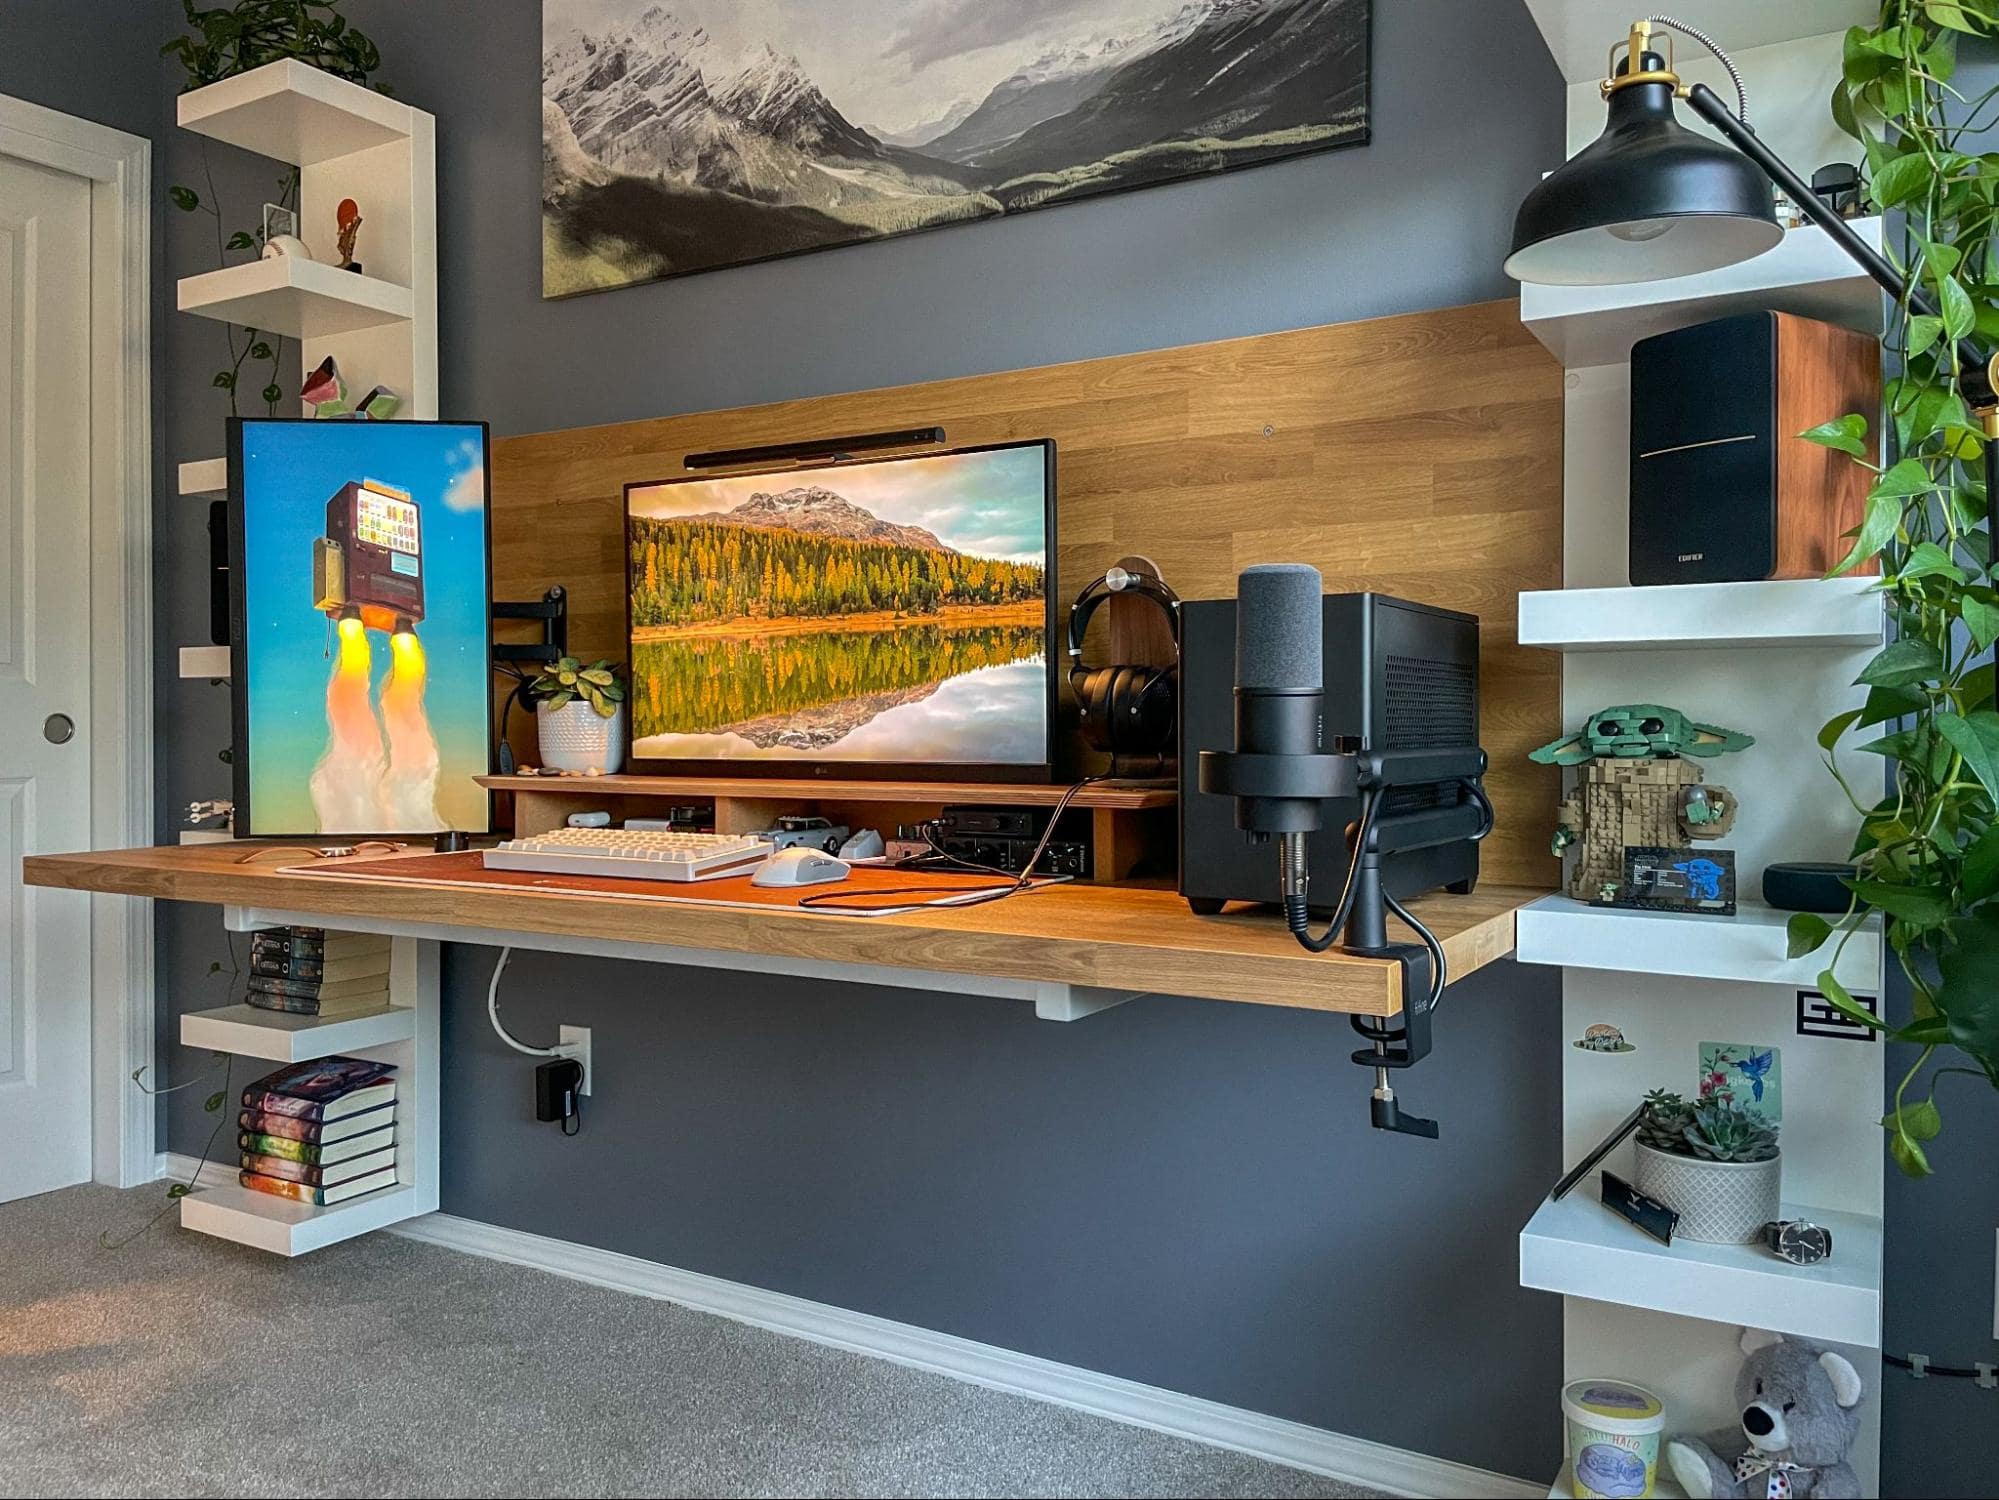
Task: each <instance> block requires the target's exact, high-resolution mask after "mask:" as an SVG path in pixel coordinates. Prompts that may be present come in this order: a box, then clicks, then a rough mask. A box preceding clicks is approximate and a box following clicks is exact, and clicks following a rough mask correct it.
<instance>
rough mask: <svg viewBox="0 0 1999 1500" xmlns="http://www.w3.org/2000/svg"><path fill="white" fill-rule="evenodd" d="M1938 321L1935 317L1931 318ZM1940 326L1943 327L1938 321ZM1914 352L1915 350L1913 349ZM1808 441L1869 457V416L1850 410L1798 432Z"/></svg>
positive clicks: (1934, 321) (1842, 451)
mask: <svg viewBox="0 0 1999 1500" xmlns="http://www.w3.org/2000/svg"><path fill="white" fill-rule="evenodd" d="M1930 321H1931V322H1932V323H1936V322H1937V320H1936V319H1935V318H1931V319H1930ZM1937 326H1938V327H1942V326H1943V325H1942V324H1941V323H1938V325H1937ZM1911 352H1913V351H1911ZM1798 436H1799V437H1801V438H1803V439H1804V440H1805V441H1806V442H1808V443H1817V444H1818V445H1819V446H1820V447H1821V448H1837V449H1838V450H1839V451H1840V452H1841V453H1850V454H1852V455H1853V456H1854V457H1855V458H1866V457H1868V451H1867V418H1865V417H1863V416H1861V415H1860V413H1859V412H1848V413H1847V414H1846V415H1845V416H1843V417H1834V418H1833V419H1832V420H1831V421H1830V422H1821V423H1819V425H1818V426H1816V427H1812V428H1808V429H1806V430H1805V431H1804V432H1801V433H1799V434H1798Z"/></svg>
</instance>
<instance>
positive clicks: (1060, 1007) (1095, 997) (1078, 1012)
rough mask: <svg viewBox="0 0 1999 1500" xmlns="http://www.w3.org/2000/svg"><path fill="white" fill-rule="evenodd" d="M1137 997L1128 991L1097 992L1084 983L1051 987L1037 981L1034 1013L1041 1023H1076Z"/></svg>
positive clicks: (1137, 996) (1046, 983) (1049, 984)
mask: <svg viewBox="0 0 1999 1500" xmlns="http://www.w3.org/2000/svg"><path fill="white" fill-rule="evenodd" d="M1138 998H1140V997H1139V995H1138V994H1137V993H1134V992H1133V991H1130V990H1100V989H1097V988H1095V987H1094V986H1092V985H1087V984H1053V983H1049V982H1047V981H1037V982H1036V983H1035V986H1034V1014H1035V1015H1036V1016H1037V1017H1039V1018H1040V1019H1041V1020H1044V1021H1080V1020H1082V1019H1083V1017H1085V1016H1093V1015H1095V1014H1096V1013H1097V1012H1098V1011H1100V1010H1109V1009H1110V1008H1111V1007H1112V1006H1113V1005H1122V1004H1124V1003H1125V1001H1127V1000H1136V999H1138Z"/></svg>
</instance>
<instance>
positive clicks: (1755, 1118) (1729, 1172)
mask: <svg viewBox="0 0 1999 1500" xmlns="http://www.w3.org/2000/svg"><path fill="white" fill-rule="evenodd" d="M1635 1185H1636V1187H1637V1189H1638V1191H1639V1192H1641V1193H1643V1194H1645V1195H1646V1196H1647V1197H1648V1198H1657V1199H1658V1200H1659V1201H1660V1202H1661V1203H1663V1204H1665V1205H1666V1206H1667V1207H1668V1208H1670V1209H1674V1210H1676V1211H1677V1212H1678V1213H1679V1215H1680V1222H1679V1225H1678V1226H1677V1228H1676V1230H1675V1233H1677V1234H1679V1235H1681V1236H1683V1237H1685V1238H1686V1239H1690V1240H1701V1241H1704V1242H1706V1243H1708V1244H1711V1245H1746V1244H1748V1243H1750V1242H1751V1241H1752V1240H1754V1239H1755V1238H1756V1237H1757V1234H1758V1233H1759V1232H1760V1231H1761V1229H1762V1227H1763V1226H1764V1225H1765V1224H1767V1223H1769V1222H1770V1221H1771V1220H1772V1219H1780V1218H1782V1217H1783V1214H1782V1213H1781V1212H1780V1202H1779V1200H1780V1198H1781V1196H1782V1189H1783V1185H1784V1162H1783V1158H1782V1157H1781V1156H1780V1155H1779V1154H1778V1151H1777V1127H1776V1125H1774V1124H1773V1123H1771V1121H1770V1120H1768V1119H1767V1118H1765V1116H1764V1114H1763V1111H1762V1110H1760V1109H1757V1108H1756V1107H1755V1106H1753V1105H1746V1104H1738V1103H1737V1102H1736V1101H1735V1100H1734V1099H1732V1098H1730V1097H1729V1096H1728V1095H1726V1094H1709V1095H1707V1096H1706V1097H1704V1098H1701V1099H1697V1100H1695V1101H1693V1102H1692V1103H1689V1102H1688V1101H1687V1100H1685V1099H1682V1098H1681V1097H1680V1096H1679V1095H1678V1094H1672V1093H1667V1092H1666V1091H1665V1090H1663V1089H1654V1090H1653V1091H1652V1092H1651V1093H1649V1094H1647V1095H1646V1096H1645V1113H1644V1115H1643V1116H1641V1117H1640V1119H1639V1122H1638V1169H1637V1174H1636V1183H1635Z"/></svg>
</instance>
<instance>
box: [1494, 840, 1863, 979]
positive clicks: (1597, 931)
mask: <svg viewBox="0 0 1999 1500" xmlns="http://www.w3.org/2000/svg"><path fill="white" fill-rule="evenodd" d="M1736 874H1737V878H1738V879H1743V878H1754V872H1751V871H1741V870H1738V871H1737V872H1736ZM1790 916H1791V914H1790V913H1789V912H1784V911H1777V910H1775V909H1774V908H1772V907H1768V906H1764V905H1762V904H1761V903H1760V902H1749V901H1742V902H1739V903H1738V905H1737V907H1736V914H1735V915H1734V916H1732V917H1714V916H1701V915H1698V914H1696V913H1692V912H1667V911H1627V910H1624V909H1623V908H1620V907H1614V906H1590V905H1588V904H1586V903H1585V902H1581V901H1576V900H1573V899H1571V898H1570V897H1568V896H1544V897H1542V898H1541V899H1540V900H1539V901H1535V902H1532V903H1530V904H1529V905H1527V906H1523V907H1521V908H1520V910H1519V912H1518V913H1517V914H1516V915H1515V918H1514V923H1515V932H1516V939H1515V954H1514V956H1515V957H1516V958H1518V959H1519V961H1520V962H1521V963H1527V964H1559V965H1561V966H1562V967H1564V968H1570V969H1610V970H1613V971H1615V972H1617V973H1621V974H1674V975H1678V976H1680V977H1682V978H1686V979H1735V980H1742V981H1746V982H1748V983H1751V984H1781V985H1788V986H1790V987H1792V988H1794V989H1804V990H1815V989H1817V988H1818V976H1819V975H1820V973H1822V972H1823V971H1824V969H1825V966H1826V960H1827V959H1828V958H1829V957H1830V956H1831V952H1832V949H1831V946H1830V945H1828V946H1826V947H1824V948H1821V949H1820V950H1819V951H1818V952H1816V953H1808V954H1806V955H1805V956H1804V957H1803V958H1796V959H1794V958H1787V957H1785V950H1786V948H1787V947H1788V939H1787V938H1786V935H1785V930H1784V928H1785V923H1786V922H1788V921H1789V920H1790ZM1828 920H1831V919H1830V918H1828ZM1836 972H1837V974H1838V977H1839V982H1840V983H1841V984H1843V985H1845V986H1846V987H1847V989H1848V990H1849V991H1851V992H1853V993H1855V994H1864V995H1873V994H1878V993H1879V992H1880V988H1881V928H1880V924H1879V921H1878V919H1874V920H1870V921H1869V922H1868V923H1867V924H1866V925H1865V926H1863V927H1862V928H1861V929H1860V930H1859V931H1858V932H1856V933H1854V934H1853V936H1852V937H1851V938H1850V939H1849V940H1848V941H1847V945H1846V952H1845V954H1844V955H1843V956H1842V957H1841V959H1840V961H1839V968H1838V970H1837V971H1836Z"/></svg>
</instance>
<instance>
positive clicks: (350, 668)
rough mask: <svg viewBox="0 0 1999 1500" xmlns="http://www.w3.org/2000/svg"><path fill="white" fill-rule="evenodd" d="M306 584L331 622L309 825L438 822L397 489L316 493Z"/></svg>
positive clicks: (413, 567)
mask: <svg viewBox="0 0 1999 1500" xmlns="http://www.w3.org/2000/svg"><path fill="white" fill-rule="evenodd" d="M312 594H313V600H312V603H313V608H314V609H317V610H319V611H320V612H322V613H323V614H325V615H326V617H327V618H328V619H330V620H332V621H334V628H335V630H336V631H337V632H338V635H339V648H338V656H337V661H336V665H335V667H334V670H333V674H332V677H331V678H330V679H329V680H328V682H327V686H326V728H327V743H326V754H325V755H324V756H323V757H321V759H320V762H319V765H318V766H317V767H316V768H315V769H314V771H313V773H312V800H313V804H314V806H315V807H317V808H318V810H319V815H320V826H321V827H322V828H325V829H329V830H343V831H352V830H360V829H366V828H373V827H384V828H399V829H411V830H422V831H428V830H430V829H434V828H441V827H443V826H444V825H443V823H442V822H441V820H440V819H439V818H438V816H437V807H436V789H437V737H436V736H435V735H434V734H433V733H432V732H431V728H430V719H429V716H428V715H427V714H426V713H425V712H424V706H423V689H424V682H425V679H426V677H427V676H428V675H429V674H428V671H427V664H426V663H425V661H424V655H423V642H422V641H421V639H419V638H418V636H417V632H416V627H417V626H418V624H420V623H421V622H422V620H423V518H422V516H421V514H420V513H419V512H418V510H417V508H416V505H415V504H414V503H413V502H412V501H411V500H410V497H409V494H408V492H406V491H404V490H398V489H394V488H392V487H391V486H389V485H387V484H384V483H382V482H381V481H380V480H375V479H361V480H353V481H349V482H348V483H346V484H343V485H342V486H341V487H340V492H339V493H338V494H336V495H335V496H334V497H333V498H332V499H331V500H329V501H327V502H326V535H325V536H321V537H314V538H313V542H312ZM370 631H376V632H379V633H380V634H382V635H384V636H386V637H387V638H388V643H389V676H388V680H387V682H385V683H384V684H383V687H382V701H381V713H380V722H379V724H378V723H377V719H376V711H375V707H374V705H373V704H371V703H370V702H369V696H368V689H369V684H370V682H371V681H372V680H373V677H374V671H373V661H372V657H373V650H374V647H373V641H372V639H371V637H370V635H369V632H370ZM384 746H386V748H387V752H388V754H387V760H386V763H384V760H383V756H382V750H383V747H384Z"/></svg>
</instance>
